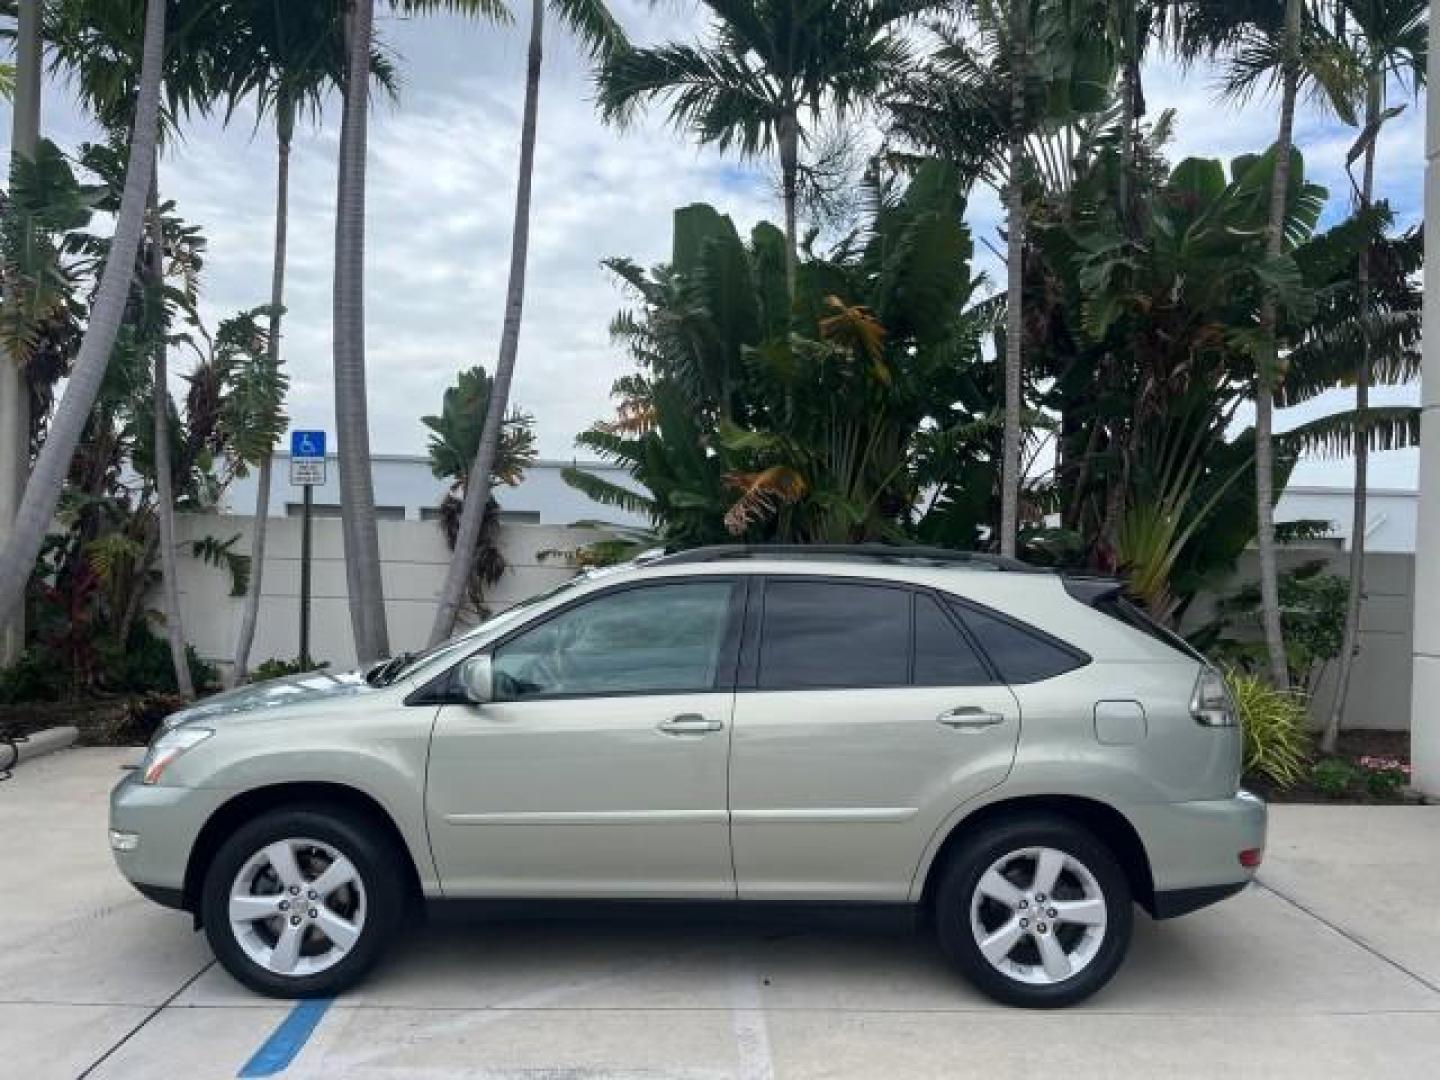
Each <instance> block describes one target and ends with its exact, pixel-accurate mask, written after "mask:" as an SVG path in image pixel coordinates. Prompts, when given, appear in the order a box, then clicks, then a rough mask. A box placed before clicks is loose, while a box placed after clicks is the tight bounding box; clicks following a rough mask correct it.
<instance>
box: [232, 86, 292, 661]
mask: <svg viewBox="0 0 1440 1080" xmlns="http://www.w3.org/2000/svg"><path fill="white" fill-rule="evenodd" d="M294 133H295V102H294V100H293V99H292V98H291V97H290V95H289V94H287V93H285V92H284V91H282V92H281V95H280V100H279V101H278V102H276V106H275V250H274V255H273V256H272V257H271V262H270V337H269V341H268V343H267V352H268V354H269V355H268V356H267V357H266V360H267V361H268V363H269V365H270V370H271V371H272V372H273V371H277V370H279V367H280V319H281V316H282V314H283V311H282V308H283V306H284V304H285V246H286V237H287V233H288V230H289V227H290V141H291V138H292V137H293V136H294ZM272 464H273V457H272V455H271V453H270V452H269V451H267V452H266V454H265V456H264V457H263V458H261V459H260V465H259V468H258V470H257V473H258V475H257V476H256V483H255V523H254V525H253V526H252V532H251V534H250V581H249V583H248V584H247V586H246V589H245V609H244V611H243V612H242V613H241V616H240V637H239V640H238V641H236V643H235V673H234V679H235V682H236V684H237V685H238V684H240V683H243V682H244V681H245V679H246V677H247V676H248V675H249V672H250V647H251V646H252V645H254V644H255V624H256V622H257V621H258V620H259V618H260V586H261V582H262V578H263V575H264V572H265V534H266V531H267V527H268V525H269V518H270V479H271V472H272V468H271V466H272Z"/></svg>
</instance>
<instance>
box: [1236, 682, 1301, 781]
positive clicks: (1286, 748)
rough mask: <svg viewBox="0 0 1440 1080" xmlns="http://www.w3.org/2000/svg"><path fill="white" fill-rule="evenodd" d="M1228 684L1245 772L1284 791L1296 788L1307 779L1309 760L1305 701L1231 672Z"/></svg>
mask: <svg viewBox="0 0 1440 1080" xmlns="http://www.w3.org/2000/svg"><path fill="white" fill-rule="evenodd" d="M1225 681H1226V683H1228V684H1229V687H1230V695H1231V696H1232V697H1233V698H1234V699H1235V707H1236V709H1237V710H1239V713H1240V724H1241V730H1242V732H1243V734H1244V741H1245V752H1244V765H1245V772H1246V773H1247V774H1252V775H1258V776H1263V777H1265V778H1266V779H1267V780H1269V781H1271V782H1272V783H1274V784H1275V785H1276V786H1278V787H1281V788H1288V787H1293V786H1294V785H1295V784H1297V783H1298V782H1299V781H1300V779H1301V778H1302V777H1303V776H1304V775H1305V763H1306V761H1307V760H1308V759H1309V757H1310V733H1309V732H1308V731H1307V730H1306V726H1305V724H1306V717H1307V713H1306V709H1305V698H1304V697H1303V696H1302V695H1300V694H1297V693H1293V692H1288V691H1280V690H1276V689H1275V688H1274V687H1272V686H1271V685H1270V684H1269V683H1267V682H1265V681H1264V680H1263V679H1260V678H1258V677H1257V676H1254V675H1250V674H1247V673H1245V672H1242V671H1230V672H1228V673H1227V674H1226V676H1225Z"/></svg>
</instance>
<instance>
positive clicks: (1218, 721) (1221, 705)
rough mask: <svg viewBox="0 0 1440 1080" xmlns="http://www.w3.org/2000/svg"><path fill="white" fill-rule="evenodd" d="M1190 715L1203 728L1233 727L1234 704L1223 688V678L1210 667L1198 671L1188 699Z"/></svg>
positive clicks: (1228, 692) (1227, 691) (1228, 693)
mask: <svg viewBox="0 0 1440 1080" xmlns="http://www.w3.org/2000/svg"><path fill="white" fill-rule="evenodd" d="M1190 715H1191V716H1193V717H1194V718H1195V722H1196V723H1197V724H1202V725H1204V726H1205V727H1234V726H1235V703H1234V702H1232V701H1231V700H1230V691H1229V690H1228V689H1227V688H1226V686H1225V676H1224V675H1221V674H1220V672H1218V671H1216V670H1215V669H1214V668H1212V667H1204V668H1201V669H1200V677H1199V678H1198V679H1196V680H1195V693H1194V694H1192V695H1191V697H1190Z"/></svg>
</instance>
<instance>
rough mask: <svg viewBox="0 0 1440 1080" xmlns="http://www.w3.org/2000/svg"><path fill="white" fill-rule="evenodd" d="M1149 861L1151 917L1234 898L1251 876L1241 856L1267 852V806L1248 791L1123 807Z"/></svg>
mask: <svg viewBox="0 0 1440 1080" xmlns="http://www.w3.org/2000/svg"><path fill="white" fill-rule="evenodd" d="M1124 810H1125V816H1126V817H1127V818H1129V820H1130V823H1131V824H1132V825H1134V826H1135V831H1136V832H1137V833H1138V834H1139V836H1140V840H1141V842H1142V843H1143V844H1144V845H1145V853H1146V856H1147V857H1148V858H1149V861H1150V876H1151V880H1152V881H1153V882H1154V885H1155V912H1154V914H1155V917H1156V918H1161V919H1164V918H1171V917H1173V916H1176V915H1184V914H1187V913H1188V912H1191V911H1195V910H1196V909H1198V908H1202V907H1205V906H1206V905H1207V904H1213V903H1215V902H1216V901H1218V900H1223V899H1225V898H1226V897H1227V896H1233V895H1234V894H1235V893H1237V892H1239V891H1240V890H1241V889H1243V888H1244V887H1245V886H1246V885H1247V884H1248V883H1249V882H1250V880H1251V878H1252V877H1253V876H1254V869H1253V867H1246V866H1244V865H1242V864H1241V862H1240V853H1241V852H1249V851H1256V850H1263V849H1264V847H1265V824H1266V811H1265V803H1264V802H1263V801H1262V800H1261V799H1259V798H1258V797H1256V796H1254V795H1251V794H1250V793H1249V792H1248V791H1240V792H1237V793H1236V794H1235V796H1234V797H1233V798H1229V799H1214V800H1205V801H1203V802H1184V803H1163V804H1156V805H1147V806H1130V807H1125V808H1124Z"/></svg>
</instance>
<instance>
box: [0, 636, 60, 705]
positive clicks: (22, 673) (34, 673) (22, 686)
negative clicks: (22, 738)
mask: <svg viewBox="0 0 1440 1080" xmlns="http://www.w3.org/2000/svg"><path fill="white" fill-rule="evenodd" d="M68 684H69V680H68V678H67V677H66V671H65V669H64V668H63V667H62V666H61V665H60V664H58V663H56V661H55V659H54V657H52V656H51V655H50V654H49V652H48V651H46V650H44V649H40V648H35V647H32V648H29V649H26V650H25V651H24V652H23V653H21V654H20V656H19V658H18V659H17V660H16V661H15V663H14V664H12V665H11V666H10V667H8V668H6V669H5V670H4V671H0V705H20V704H24V703H27V702H32V701H59V700H60V699H61V698H63V697H64V696H65V692H66V690H67V689H68Z"/></svg>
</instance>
